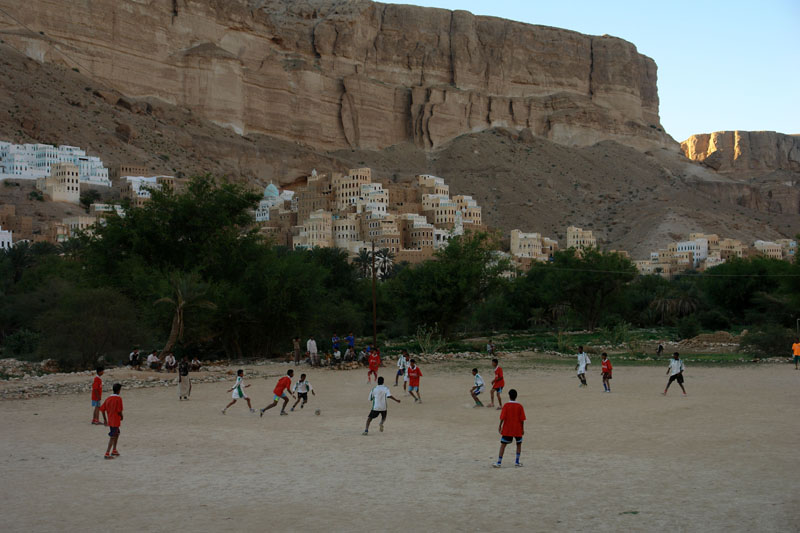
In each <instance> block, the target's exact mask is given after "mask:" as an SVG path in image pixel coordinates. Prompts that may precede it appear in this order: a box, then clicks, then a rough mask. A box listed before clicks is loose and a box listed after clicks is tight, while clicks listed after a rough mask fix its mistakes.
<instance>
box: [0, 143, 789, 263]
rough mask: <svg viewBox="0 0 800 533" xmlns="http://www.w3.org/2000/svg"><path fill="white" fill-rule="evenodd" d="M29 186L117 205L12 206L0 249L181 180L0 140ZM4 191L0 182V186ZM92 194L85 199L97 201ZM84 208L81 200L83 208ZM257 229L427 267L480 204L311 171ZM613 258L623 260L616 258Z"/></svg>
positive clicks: (709, 246)
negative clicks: (75, 209) (44, 211)
mask: <svg viewBox="0 0 800 533" xmlns="http://www.w3.org/2000/svg"><path fill="white" fill-rule="evenodd" d="M22 180H29V181H32V182H34V183H35V187H36V192H32V193H31V195H33V196H35V197H36V198H37V199H39V200H41V201H44V202H61V203H67V204H81V199H82V191H85V190H88V189H92V190H95V191H96V190H97V189H98V188H100V189H107V190H108V192H109V193H111V191H112V187H113V188H114V189H115V190H116V191H118V192H117V193H116V194H112V196H113V197H116V198H118V199H119V202H117V203H103V202H92V203H88V204H87V205H84V207H85V208H86V212H85V213H84V214H79V215H72V216H69V217H64V218H62V219H61V220H52V221H49V222H48V223H46V224H45V226H44V228H42V229H39V230H38V231H35V230H34V228H33V220H32V217H31V216H29V215H23V214H22V213H17V208H16V206H15V205H14V204H12V203H4V204H0V249H2V250H7V249H10V248H11V247H12V246H13V245H14V244H16V243H18V242H26V241H27V242H41V241H44V242H50V243H53V244H58V243H61V242H64V241H66V240H68V239H70V238H72V237H74V236H76V235H77V234H78V232H82V231H88V232H91V230H92V227H93V226H94V225H95V224H98V223H103V220H104V219H105V218H106V217H109V216H124V215H125V212H124V208H123V205H122V203H123V200H127V202H128V204H129V205H130V206H132V207H141V206H143V205H144V204H145V203H147V202H148V201H149V200H150V197H151V191H153V190H173V191H175V192H180V191H181V190H182V188H183V187H184V186H185V185H186V182H187V180H186V179H185V178H178V177H175V176H166V175H152V173H151V172H149V171H148V170H147V169H146V168H145V167H141V166H135V165H118V166H115V167H112V168H111V169H107V168H106V167H105V166H103V163H102V161H101V160H100V158H99V157H96V156H89V155H87V154H86V152H85V151H84V150H81V149H80V148H77V147H74V146H57V147H56V146H51V145H45V144H23V145H17V144H12V143H9V142H4V141H0V181H6V182H8V183H12V182H14V181H17V182H19V181H22ZM8 183H7V184H8ZM100 196H101V195H100V194H99V193H96V194H95V195H94V196H93V197H92V198H99V197H100ZM84 203H85V202H84ZM254 218H255V223H256V225H257V227H258V229H259V231H260V232H261V233H262V234H264V235H265V236H268V237H269V238H270V239H271V240H272V241H273V242H274V243H276V244H279V245H281V246H285V247H287V248H291V249H310V248H314V247H323V248H324V247H336V248H340V249H343V250H345V251H347V253H348V255H349V256H350V257H351V258H354V257H356V256H357V255H358V254H359V253H361V252H362V251H365V250H367V251H368V250H371V249H372V248H373V247H374V248H375V249H378V250H386V251H388V252H389V253H391V254H392V257H393V258H394V259H393V261H394V262H397V263H402V262H407V263H410V264H417V263H420V262H423V261H426V260H429V259H432V258H433V256H434V252H435V251H436V250H438V249H440V248H443V247H445V246H447V243H448V241H449V240H450V239H451V238H452V237H454V236H458V235H463V234H464V233H468V232H474V231H484V230H487V229H488V228H487V227H486V226H485V225H484V224H483V220H482V213H481V206H479V205H478V203H477V202H476V201H475V199H473V198H472V197H471V196H469V195H463V194H456V195H452V196H451V194H450V187H449V185H448V184H447V183H445V180H444V179H443V178H441V177H437V176H432V175H428V174H420V175H417V176H415V178H414V180H412V181H410V182H399V183H398V182H396V181H393V180H389V179H385V178H379V177H377V176H373V173H372V169H370V168H354V169H350V170H349V171H347V172H346V173H338V172H333V173H330V174H327V173H318V172H317V171H316V170H312V172H311V174H310V175H309V176H307V178H306V179H305V184H304V185H298V186H294V187H292V188H284V189H283V190H281V189H279V188H278V187H277V186H276V185H274V184H273V183H270V184H269V185H267V187H266V188H265V189H264V190H263V196H262V199H261V200H260V201H259V203H258V206H257V207H256V208H255V210H254ZM597 246H598V240H597V237H596V236H595V235H594V233H593V231H592V230H584V229H582V228H579V227H575V226H570V227H568V228H567V231H566V242H565V245H564V247H563V249H569V248H573V249H576V250H581V249H585V248H592V247H597ZM559 249H562V248H561V247H560V245H559V243H558V241H557V240H556V239H553V238H550V237H547V236H544V235H542V234H540V233H535V232H530V233H528V232H524V231H523V230H520V229H514V230H512V231H511V232H510V240H509V248H508V251H507V252H501V255H506V256H507V257H508V258H509V259H511V260H512V262H513V264H514V265H515V266H516V267H517V268H516V270H518V271H525V270H527V269H528V268H530V265H531V264H532V262H534V261H549V260H551V259H552V257H553V254H554V253H555V252H556V251H558V250H559ZM610 251H616V252H618V253H621V254H623V255H625V256H626V257H629V254H628V253H627V252H626V251H622V250H610ZM796 251H797V242H796V241H794V240H791V239H781V240H777V241H774V242H773V241H764V240H756V241H755V242H753V243H752V244H747V243H744V242H742V241H740V240H736V239H731V238H725V237H720V236H718V235H716V234H709V235H707V234H704V233H701V232H697V233H691V234H690V235H689V236H688V238H687V239H686V240H682V241H674V242H672V243H670V244H669V245H668V246H667V247H666V248H663V249H659V250H656V251H653V252H651V254H650V257H649V258H645V259H640V260H635V261H634V263H635V265H636V267H637V268H638V270H639V272H640V273H642V274H658V275H661V276H664V277H672V276H674V275H676V274H679V273H681V272H685V271H688V270H700V271H702V270H705V269H706V268H711V267H713V266H716V265H719V264H722V263H724V262H725V261H726V260H728V259H730V258H732V257H738V258H744V257H751V256H755V255H763V256H766V257H770V258H773V259H782V260H792V259H793V258H794V257H795V255H796Z"/></svg>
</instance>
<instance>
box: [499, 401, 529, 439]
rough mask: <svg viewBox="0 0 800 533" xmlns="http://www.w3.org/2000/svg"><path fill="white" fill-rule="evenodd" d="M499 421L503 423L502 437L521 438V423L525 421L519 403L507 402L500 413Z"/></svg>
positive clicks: (523, 410)
mask: <svg viewBox="0 0 800 533" xmlns="http://www.w3.org/2000/svg"><path fill="white" fill-rule="evenodd" d="M500 420H502V421H503V431H502V434H503V436H504V437H521V436H522V433H523V427H522V422H524V421H525V409H523V408H522V404H521V403H517V402H513V401H508V402H506V403H505V405H504V406H503V410H502V411H500Z"/></svg>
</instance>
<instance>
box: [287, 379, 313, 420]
mask: <svg viewBox="0 0 800 533" xmlns="http://www.w3.org/2000/svg"><path fill="white" fill-rule="evenodd" d="M292 391H294V392H296V393H297V401H295V402H294V405H293V406H292V408H291V409H289V410H290V411H294V408H295V407H297V403H298V402H299V401H300V400H303V403H302V404H300V409H302V408H303V407H305V405H306V403H308V391H311V394H313V395H314V396H316V395H317V393H316V392H314V387H312V386H311V383H309V382H308V380H307V379H306V375H305V374H300V381H298V382H297V383H295V384H294V387H292Z"/></svg>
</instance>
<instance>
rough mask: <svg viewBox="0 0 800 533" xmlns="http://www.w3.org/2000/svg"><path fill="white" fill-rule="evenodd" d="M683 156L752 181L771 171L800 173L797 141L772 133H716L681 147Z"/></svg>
mask: <svg viewBox="0 0 800 533" xmlns="http://www.w3.org/2000/svg"><path fill="white" fill-rule="evenodd" d="M681 150H683V153H684V155H686V157H688V158H689V159H691V160H692V161H697V162H698V163H702V164H704V165H706V166H708V167H709V168H713V169H714V170H717V171H719V172H722V173H725V174H728V175H733V176H738V177H743V178H752V177H755V176H764V175H767V174H769V173H771V172H773V171H781V170H783V171H788V172H796V173H800V137H798V136H797V135H784V134H783V133H776V132H774V131H717V132H714V133H701V134H698V135H692V136H691V137H689V138H688V139H686V140H685V141H683V142H682V143H681Z"/></svg>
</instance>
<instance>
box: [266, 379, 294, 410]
mask: <svg viewBox="0 0 800 533" xmlns="http://www.w3.org/2000/svg"><path fill="white" fill-rule="evenodd" d="M292 376H294V370H292V369H291V368H290V369H289V370H287V371H286V375H285V376H283V377H282V378H281V379H279V380H278V384H277V385H275V388H274V389H273V390H272V392H273V394H275V396H274V397H273V398H272V403H271V404H269V405H268V406H266V407H265V408H263V409H261V414H260V415H259V416H264V411H267V410H269V409H272V408H273V407H275V406H276V405H278V400H281V399H282V400H283V405H282V406H281V416H288V414H289V413H287V412H286V404H288V403H289V397H288V396H286V393H287V392H288V393H289V394H291V395H292V398H294V393H293V392H292V391H291V390H290V389H291V387H292Z"/></svg>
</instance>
